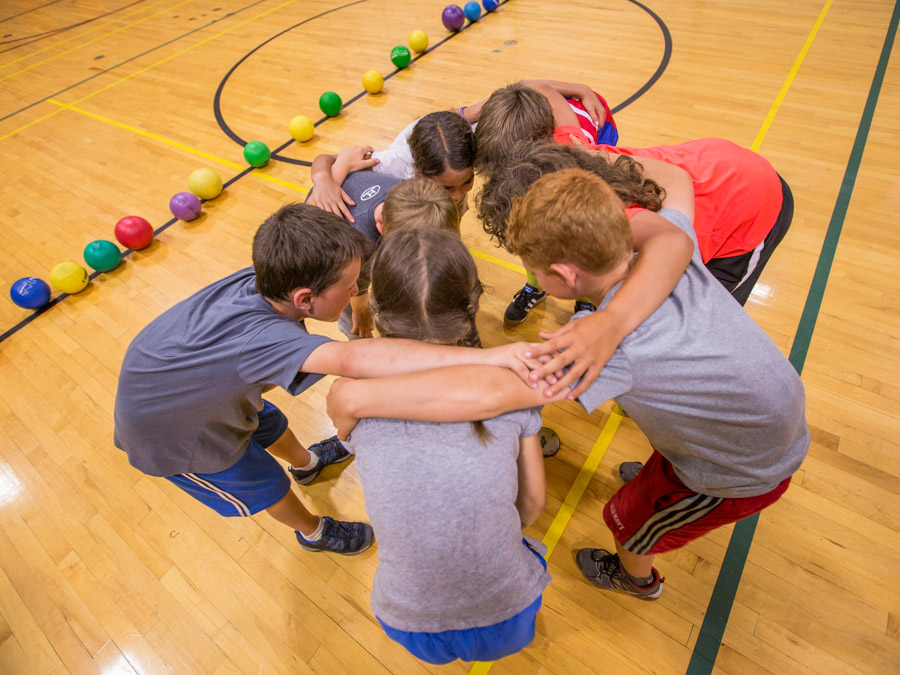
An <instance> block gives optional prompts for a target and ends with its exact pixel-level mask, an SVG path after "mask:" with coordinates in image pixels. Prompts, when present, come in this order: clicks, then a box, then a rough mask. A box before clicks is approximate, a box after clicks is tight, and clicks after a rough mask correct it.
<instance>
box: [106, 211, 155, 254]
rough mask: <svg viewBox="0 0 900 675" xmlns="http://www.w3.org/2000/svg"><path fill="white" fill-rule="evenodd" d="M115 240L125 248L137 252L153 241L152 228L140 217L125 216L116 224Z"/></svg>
mask: <svg viewBox="0 0 900 675" xmlns="http://www.w3.org/2000/svg"><path fill="white" fill-rule="evenodd" d="M115 231H116V239H117V240H118V241H119V243H120V244H122V246H124V247H125V248H130V249H132V250H133V251H139V250H141V249H142V248H147V247H148V246H149V245H150V242H151V241H153V227H152V226H151V225H150V223H148V222H147V221H146V220H144V219H143V218H141V217H140V216H125V217H124V218H122V219H121V220H120V221H119V222H118V223H116V230H115Z"/></svg>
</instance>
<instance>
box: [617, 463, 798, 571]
mask: <svg viewBox="0 0 900 675" xmlns="http://www.w3.org/2000/svg"><path fill="white" fill-rule="evenodd" d="M790 482H791V479H790V477H788V478H785V479H784V480H783V481H782V482H781V483H780V484H779V485H778V487H776V488H775V489H774V490H772V491H771V492H767V493H765V494H762V495H758V496H756V497H741V498H723V497H710V496H709V495H702V494H699V493H697V492H694V491H693V490H691V489H690V488H688V487H687V486H686V485H685V484H684V483H682V482H681V480H680V479H679V478H678V476H677V475H676V474H675V470H674V469H673V468H672V464H671V463H670V462H669V460H667V459H666V458H665V457H663V456H662V455H661V454H659V453H658V452H657V451H655V450H654V451H653V454H652V455H651V456H650V459H649V460H647V463H646V464H645V465H644V468H643V469H641V472H640V473H639V474H638V475H637V477H636V478H634V479H633V480H631V481H630V482H628V483H626V484H625V485H623V486H622V487H621V488H620V489H619V491H618V492H616V494H614V495H613V496H612V499H610V500H609V502H608V503H607V504H606V507H605V508H604V509H603V519H604V520H605V521H606V525H607V526H608V527H609V529H610V530H612V532H613V535H615V537H616V541H618V542H619V544H621V546H622V547H623V548H624V549H625V550H626V551H631V552H632V553H637V554H639V555H651V554H654V553H664V552H665V551H672V550H674V549H676V548H681V547H682V546H684V545H685V544H687V543H688V542H689V541H692V540H694V539H698V538H699V537H702V536H703V535H704V534H706V533H707V532H710V531H712V530H714V529H716V528H717V527H721V526H722V525H727V524H728V523H734V522H737V521H738V520H741V519H742V518H746V517H747V516H752V515H753V514H754V513H759V512H760V511H762V510H763V509H764V508H766V507H767V506H769V505H770V504H774V503H775V502H776V501H777V500H778V498H779V497H781V495H783V494H784V491H785V490H787V488H788V485H789V484H790Z"/></svg>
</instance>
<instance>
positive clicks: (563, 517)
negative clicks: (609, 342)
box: [469, 407, 623, 675]
mask: <svg viewBox="0 0 900 675" xmlns="http://www.w3.org/2000/svg"><path fill="white" fill-rule="evenodd" d="M618 410H620V408H618V407H616V408H615V409H614V410H613V411H612V412H611V413H610V415H609V418H608V419H607V420H606V424H604V425H603V430H602V431H601V432H600V435H599V436H598V437H597V440H596V441H595V442H594V447H593V448H591V451H590V453H588V456H587V459H586V460H584V464H583V465H582V467H581V471H579V472H578V476H577V477H576V478H575V482H574V483H572V487H570V488H569V492H568V494H566V498H565V499H564V500H563V503H562V506H561V507H560V508H559V511H557V512H556V517H555V518H554V519H553V522H552V523H550V527H548V528H547V534H545V535H544V538H543V540H542V541H543V543H544V546H546V547H547V555H545V556H544V558H546V559H547V560H549V559H550V556H551V555H553V549H555V548H556V545H557V544H558V543H559V540H560V537H562V533H563V532H564V531H565V529H566V526H567V525H568V524H569V520H571V518H572V515H573V514H574V513H575V508H576V507H577V506H578V502H580V501H581V498H582V496H584V491H585V490H586V489H587V486H588V485H589V484H590V482H591V479H592V478H593V477H594V473H595V472H596V471H597V467H598V466H600V462H601V461H602V460H603V456H604V455H605V454H606V451H607V450H608V449H609V444H610V443H611V442H612V439H613V436H614V435H615V433H616V431H617V430H618V428H619V424H620V423H621V422H622V419H623V417H622V415H621V414H619V413H618V412H617V411H618ZM492 665H494V662H493V661H476V662H475V663H474V664H472V668H471V670H469V675H485V674H486V673H487V672H488V671H489V670H490V669H491V666H492Z"/></svg>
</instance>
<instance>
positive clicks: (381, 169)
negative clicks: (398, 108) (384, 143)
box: [372, 118, 421, 179]
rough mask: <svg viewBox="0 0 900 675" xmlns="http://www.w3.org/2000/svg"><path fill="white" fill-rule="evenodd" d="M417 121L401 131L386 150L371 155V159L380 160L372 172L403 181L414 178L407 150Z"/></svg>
mask: <svg viewBox="0 0 900 675" xmlns="http://www.w3.org/2000/svg"><path fill="white" fill-rule="evenodd" d="M420 119H421V118H420ZM418 121H419V120H415V121H413V122H412V123H411V124H410V125H409V126H407V127H406V128H405V129H404V130H403V131H401V132H400V133H399V134H398V136H397V138H395V139H394V142H393V143H391V145H390V146H389V147H388V148H387V150H379V151H378V152H373V153H372V157H375V158H376V159H378V160H380V161H379V162H378V164H376V165H375V166H373V167H372V170H373V171H375V172H377V173H384V174H387V175H388V176H394V177H395V178H403V179H406V178H412V177H413V176H415V169H414V168H413V158H412V152H411V151H410V149H409V135H410V134H411V133H412V130H413V127H415V126H416V123H418Z"/></svg>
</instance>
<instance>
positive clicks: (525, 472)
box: [516, 436, 547, 529]
mask: <svg viewBox="0 0 900 675" xmlns="http://www.w3.org/2000/svg"><path fill="white" fill-rule="evenodd" d="M517 464H518V468H519V494H518V495H517V496H516V509H517V510H518V511H519V519H520V520H521V521H522V529H525V528H526V527H528V526H529V525H532V524H533V523H534V521H536V520H537V519H538V516H540V515H541V514H542V513H543V512H544V509H545V508H546V507H547V477H546V475H545V474H544V455H543V454H542V452H541V441H540V439H539V438H538V437H537V436H527V437H525V438H522V439H519V460H518V463H517Z"/></svg>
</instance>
